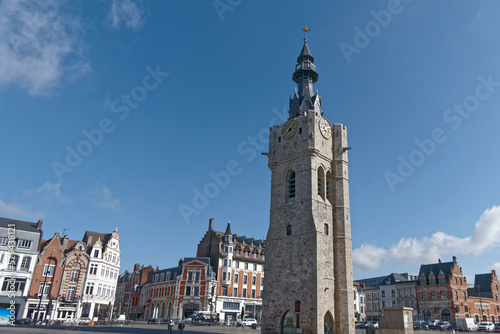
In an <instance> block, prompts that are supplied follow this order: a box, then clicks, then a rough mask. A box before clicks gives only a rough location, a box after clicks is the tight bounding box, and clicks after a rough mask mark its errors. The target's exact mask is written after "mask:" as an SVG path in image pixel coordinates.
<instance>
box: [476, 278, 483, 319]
mask: <svg viewBox="0 0 500 334" xmlns="http://www.w3.org/2000/svg"><path fill="white" fill-rule="evenodd" d="M477 287H478V290H479V307H480V308H481V321H480V322H483V320H484V319H483V318H484V315H483V301H482V299H481V285H479V284H478V285H477Z"/></svg>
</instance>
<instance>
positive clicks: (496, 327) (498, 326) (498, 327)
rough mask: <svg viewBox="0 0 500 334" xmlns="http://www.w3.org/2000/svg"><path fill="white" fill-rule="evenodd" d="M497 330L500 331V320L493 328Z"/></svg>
mask: <svg viewBox="0 0 500 334" xmlns="http://www.w3.org/2000/svg"><path fill="white" fill-rule="evenodd" d="M493 330H494V331H495V332H500V322H499V323H498V324H495V328H494V329H493Z"/></svg>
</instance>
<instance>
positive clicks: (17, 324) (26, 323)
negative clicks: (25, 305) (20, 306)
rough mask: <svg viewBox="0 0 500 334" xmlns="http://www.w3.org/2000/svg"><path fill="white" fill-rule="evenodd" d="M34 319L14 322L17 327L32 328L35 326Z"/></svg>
mask: <svg viewBox="0 0 500 334" xmlns="http://www.w3.org/2000/svg"><path fill="white" fill-rule="evenodd" d="M33 322H34V321H33V319H30V318H22V319H17V320H15V321H14V325H16V326H31V325H33Z"/></svg>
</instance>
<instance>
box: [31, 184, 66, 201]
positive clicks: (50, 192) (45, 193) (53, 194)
mask: <svg viewBox="0 0 500 334" xmlns="http://www.w3.org/2000/svg"><path fill="white" fill-rule="evenodd" d="M61 185H62V184H61V183H50V182H45V183H44V184H43V185H42V186H41V187H39V188H36V189H32V190H27V191H25V196H33V195H39V196H40V197H41V198H42V199H43V200H45V201H52V200H57V201H59V202H68V201H70V198H69V197H67V196H65V195H63V193H62V192H61Z"/></svg>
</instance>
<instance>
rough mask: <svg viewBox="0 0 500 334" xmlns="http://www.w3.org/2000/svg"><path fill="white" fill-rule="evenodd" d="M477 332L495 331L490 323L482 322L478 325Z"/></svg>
mask: <svg viewBox="0 0 500 334" xmlns="http://www.w3.org/2000/svg"><path fill="white" fill-rule="evenodd" d="M477 329H478V330H479V331H490V332H493V330H494V329H495V325H494V324H493V323H492V322H489V321H483V322H481V323H479V325H478V328H477Z"/></svg>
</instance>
